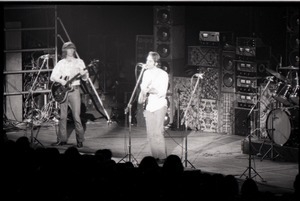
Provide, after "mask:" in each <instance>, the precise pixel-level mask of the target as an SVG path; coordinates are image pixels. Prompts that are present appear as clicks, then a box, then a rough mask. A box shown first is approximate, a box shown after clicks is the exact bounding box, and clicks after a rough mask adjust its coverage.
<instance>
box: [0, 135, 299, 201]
mask: <svg viewBox="0 0 300 201" xmlns="http://www.w3.org/2000/svg"><path fill="white" fill-rule="evenodd" d="M30 145H31V144H30V142H29V140H28V138H27V137H25V136H22V137H20V138H19V139H17V140H16V141H13V140H8V139H6V138H3V137H2V138H1V167H2V168H1V169H2V171H1V173H2V179H1V183H2V187H1V190H2V193H1V200H31V201H35V200H37V201H44V200H45V201H48V200H49V201H50V200H51V201H52V200H55V201H77V200H78V201H79V200H80V201H83V200H84V201H90V200H91V201H93V200H95V201H96V200H99V201H101V200H104V201H105V200H108V201H115V200H131V201H135V200H137V201H164V200H180V201H190V200H191V201H197V200H199V201H200V200H230V201H244V200H245V201H248V200H249V201H250V200H256V201H269V200H270V201H271V200H272V201H277V200H280V201H281V200H284V201H288V200H292V201H293V200H299V175H297V176H296V178H295V181H294V192H293V193H284V194H276V193H272V192H262V191H260V190H259V189H258V186H257V183H256V182H255V181H254V180H253V179H251V178H248V179H246V180H245V181H243V182H242V183H240V184H239V182H238V180H237V179H236V178H235V177H234V176H233V175H222V174H208V173H203V172H201V170H192V171H191V170H190V171H188V170H184V167H183V165H182V161H181V159H180V158H179V157H178V156H176V155H169V156H168V157H167V158H166V160H165V161H164V163H163V164H162V165H161V166H160V165H158V163H157V161H156V160H155V158H153V157H152V156H146V157H144V158H143V159H142V160H141V162H140V164H138V166H137V167H136V166H134V165H133V164H132V163H131V162H124V163H116V162H115V161H114V160H113V159H112V157H113V154H112V152H111V151H110V150H109V149H99V150H97V151H96V152H95V153H94V154H81V153H80V152H79V151H78V149H77V148H76V147H69V148H68V149H66V151H65V152H64V153H60V152H59V150H58V149H57V148H54V147H50V148H43V147H37V148H35V149H33V148H32V147H31V146H30Z"/></svg>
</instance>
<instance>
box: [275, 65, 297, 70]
mask: <svg viewBox="0 0 300 201" xmlns="http://www.w3.org/2000/svg"><path fill="white" fill-rule="evenodd" d="M279 69H281V70H299V67H294V66H286V67H280V68H279Z"/></svg>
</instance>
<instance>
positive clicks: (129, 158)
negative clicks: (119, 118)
mask: <svg viewBox="0 0 300 201" xmlns="http://www.w3.org/2000/svg"><path fill="white" fill-rule="evenodd" d="M145 70H146V68H144V67H143V68H142V71H141V72H140V74H139V77H138V79H137V81H136V84H135V87H134V89H133V92H132V94H131V97H130V99H129V101H128V104H127V107H126V108H125V116H126V115H127V114H128V127H129V129H128V131H129V134H128V136H129V139H128V154H126V155H125V156H124V157H123V158H122V159H121V160H120V161H119V162H121V161H124V162H125V160H124V159H125V158H127V156H128V161H129V162H131V157H132V158H133V159H134V160H135V162H136V163H137V164H138V161H137V160H136V158H135V157H134V156H133V155H132V154H131V119H132V114H131V108H132V101H133V98H134V95H135V92H136V90H137V87H138V84H139V82H140V80H141V78H142V75H143V73H144V71H145ZM125 124H126V121H125ZM119 162H118V163H119Z"/></svg>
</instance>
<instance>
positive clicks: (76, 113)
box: [57, 86, 84, 142]
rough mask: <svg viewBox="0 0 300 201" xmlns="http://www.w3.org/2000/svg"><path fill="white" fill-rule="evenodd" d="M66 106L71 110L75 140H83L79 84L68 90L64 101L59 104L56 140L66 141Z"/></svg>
mask: <svg viewBox="0 0 300 201" xmlns="http://www.w3.org/2000/svg"><path fill="white" fill-rule="evenodd" d="M68 106H69V107H70V108H71V110H72V116H73V120H74V126H75V133H76V140H77V142H83V141H84V129H83V126H82V123H81V119H80V112H81V98H80V90H79V86H75V87H74V91H71V92H69V94H68V96H67V99H66V101H65V102H63V103H61V104H60V121H59V124H58V128H59V130H58V134H57V140H58V141H61V142H67V140H68V139H67V117H68Z"/></svg>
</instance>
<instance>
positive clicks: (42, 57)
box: [39, 54, 50, 59]
mask: <svg viewBox="0 0 300 201" xmlns="http://www.w3.org/2000/svg"><path fill="white" fill-rule="evenodd" d="M49 56H50V54H44V55H41V56H40V57H39V58H41V59H46V58H49Z"/></svg>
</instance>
